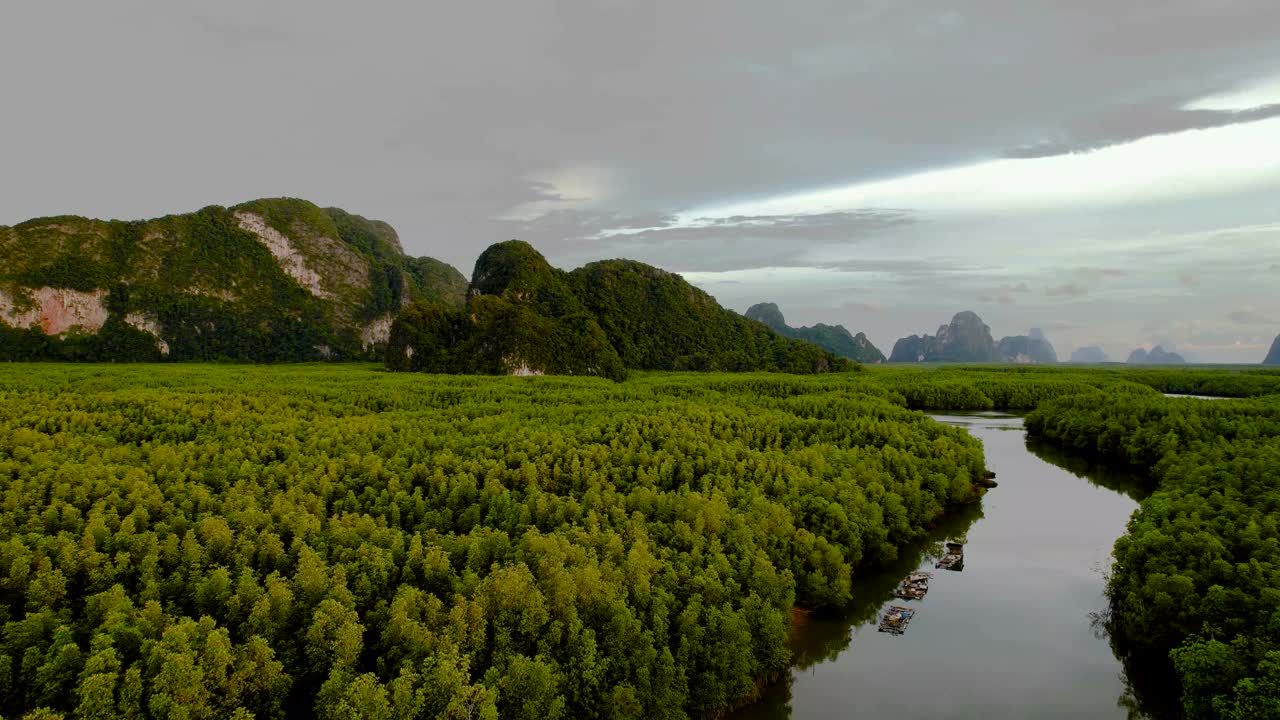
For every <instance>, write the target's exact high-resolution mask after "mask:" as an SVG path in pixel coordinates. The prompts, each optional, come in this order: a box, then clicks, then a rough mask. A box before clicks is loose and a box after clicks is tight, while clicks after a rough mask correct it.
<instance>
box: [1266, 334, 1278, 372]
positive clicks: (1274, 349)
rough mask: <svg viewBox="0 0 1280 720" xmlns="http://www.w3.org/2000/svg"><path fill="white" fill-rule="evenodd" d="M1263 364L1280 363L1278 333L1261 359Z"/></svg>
mask: <svg viewBox="0 0 1280 720" xmlns="http://www.w3.org/2000/svg"><path fill="white" fill-rule="evenodd" d="M1262 364H1263V365H1280V335H1277V336H1276V339H1275V340H1273V341H1272V342H1271V351H1270V352H1268V353H1267V357H1266V358H1265V359H1263V361H1262Z"/></svg>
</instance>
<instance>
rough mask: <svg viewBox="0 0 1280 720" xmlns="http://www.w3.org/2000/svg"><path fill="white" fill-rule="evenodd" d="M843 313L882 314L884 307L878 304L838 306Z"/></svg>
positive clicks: (846, 304)
mask: <svg viewBox="0 0 1280 720" xmlns="http://www.w3.org/2000/svg"><path fill="white" fill-rule="evenodd" d="M840 310H841V311H843V312H864V313H876V314H879V313H882V312H884V311H885V306H884V305H881V304H880V303H845V304H844V305H841V306H840Z"/></svg>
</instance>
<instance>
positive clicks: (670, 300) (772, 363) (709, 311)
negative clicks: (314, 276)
mask: <svg viewBox="0 0 1280 720" xmlns="http://www.w3.org/2000/svg"><path fill="white" fill-rule="evenodd" d="M467 297H468V299H467V305H466V307H465V308H449V307H446V306H442V305H439V304H431V303H422V304H418V305H416V306H413V307H409V308H406V309H405V310H404V311H403V312H402V313H401V314H400V316H399V317H398V319H397V320H396V323H395V325H394V326H393V327H392V329H391V340H390V344H389V345H388V347H387V355H386V364H387V367H388V368H389V369H391V370H398V371H421V372H434V373H454V374H459V373H461V374H490V375H494V374H496V375H507V374H516V375H542V374H548V375H587V376H598V377H605V378H610V379H613V380H621V379H623V378H625V377H626V375H627V371H628V370H701V371H712V370H723V371H749V370H771V371H781V372H788V373H821V372H829V371H835V370H844V369H849V368H851V367H856V366H854V365H853V364H852V363H850V362H849V361H847V360H846V359H844V358H840V357H837V356H835V355H834V354H832V353H830V352H827V351H825V350H823V349H821V348H819V347H817V346H816V345H813V344H811V343H806V342H800V341H797V340H791V339H788V338H785V337H783V336H781V335H779V334H778V333H776V332H774V331H773V330H770V329H769V328H767V327H765V326H764V325H762V324H760V323H758V322H755V321H753V320H748V319H747V318H744V317H742V316H740V315H738V314H736V313H734V312H732V311H730V310H726V309H724V308H722V307H720V305H719V304H718V303H717V302H716V301H715V299H714V298H712V297H711V296H710V295H708V294H706V293H705V292H703V291H702V290H699V289H698V288H695V287H694V286H692V285H690V284H689V283H687V282H685V280H684V279H683V278H681V277H680V276H679V275H676V274H674V273H669V272H666V271H664V270H660V269H658V268H655V267H651V266H649V265H645V264H643V263H638V262H633V261H630V260H606V261H603V262H595V263H591V264H589V265H585V266H583V267H580V268H578V269H577V270H574V271H572V272H566V271H563V270H560V269H558V268H554V267H552V266H551V265H550V263H548V262H547V260H546V258H544V257H543V256H542V255H541V254H540V253H538V251H537V250H535V249H534V248H533V247H532V246H530V245H529V244H528V243H525V242H521V241H518V240H511V241H508V242H504V243H498V244H496V245H493V246H491V247H489V248H488V249H487V250H485V251H484V253H483V254H481V256H480V258H479V259H478V260H477V261H476V267H475V272H474V273H473V275H472V280H471V287H470V290H469V292H468V295H467Z"/></svg>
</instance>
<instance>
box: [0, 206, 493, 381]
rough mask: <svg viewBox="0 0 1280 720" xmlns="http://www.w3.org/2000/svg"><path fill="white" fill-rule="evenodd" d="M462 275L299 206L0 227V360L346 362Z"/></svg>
mask: <svg viewBox="0 0 1280 720" xmlns="http://www.w3.org/2000/svg"><path fill="white" fill-rule="evenodd" d="M466 287H467V281H466V278H464V277H463V276H462V274H461V273H459V272H458V271H457V270H456V269H454V268H452V267H450V266H449V265H446V264H445V263H442V262H440V261H438V260H434V259H432V258H412V257H408V256H406V255H405V254H404V250H403V247H402V246H401V244H400V238H399V237H398V236H397V234H396V232H395V230H394V229H393V228H392V227H391V226H390V225H387V224H386V223H383V222H379V221H376V220H369V219H366V218H363V217H361V216H359V215H353V214H351V213H348V212H346V211H344V210H340V209H338V208H320V207H318V206H316V205H314V204H312V203H309V202H307V201H305V200H297V199H292V198H276V199H264V200H254V201H251V202H247V203H243V204H240V205H236V206H234V207H230V208H224V207H219V206H210V207H206V208H203V209H201V210H197V211H195V212H192V213H186V214H181V215H169V216H166V217H162V218H156V219H152V220H140V221H119V220H112V221H104V220H93V219H88V218H83V217H74V216H62V217H53V218H41V219H36V220H30V221H27V222H24V223H21V224H19V225H16V226H14V227H0V359H6V360H36V359H69V360H98V361H128V360H161V359H171V360H216V359H231V360H252V361H298V360H324V359H352V358H359V357H369V356H371V355H379V354H381V349H382V348H383V347H384V346H385V343H386V341H387V339H388V337H389V334H390V328H391V323H392V319H393V318H394V316H395V314H396V313H397V312H399V310H400V309H401V308H402V307H403V306H405V305H406V304H408V303H411V302H421V301H433V302H438V303H443V304H445V305H450V306H455V307H456V306H461V305H462V303H463V302H464V300H465V292H466Z"/></svg>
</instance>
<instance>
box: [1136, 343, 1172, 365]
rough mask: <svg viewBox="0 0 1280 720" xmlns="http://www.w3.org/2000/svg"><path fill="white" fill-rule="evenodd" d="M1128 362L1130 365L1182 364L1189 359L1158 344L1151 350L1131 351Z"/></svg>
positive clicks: (1139, 349)
mask: <svg viewBox="0 0 1280 720" xmlns="http://www.w3.org/2000/svg"><path fill="white" fill-rule="evenodd" d="M1126 362H1128V363H1129V364H1130V365H1182V364H1184V363H1186V362H1187V361H1186V360H1185V359H1183V357H1182V356H1181V355H1179V354H1178V353H1175V352H1169V351H1167V350H1165V349H1164V348H1162V347H1160V346H1159V345H1157V346H1155V347H1153V348H1151V351H1150V352H1148V351H1147V350H1144V349H1143V348H1138V349H1136V350H1134V351H1133V352H1131V353H1129V359H1128V360H1127V361H1126Z"/></svg>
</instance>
